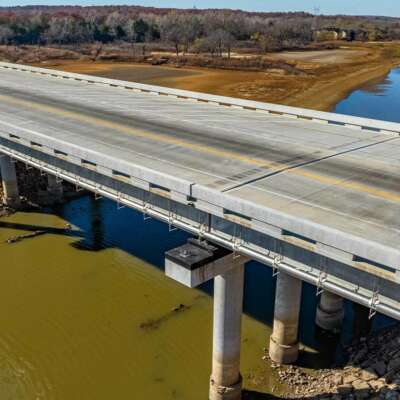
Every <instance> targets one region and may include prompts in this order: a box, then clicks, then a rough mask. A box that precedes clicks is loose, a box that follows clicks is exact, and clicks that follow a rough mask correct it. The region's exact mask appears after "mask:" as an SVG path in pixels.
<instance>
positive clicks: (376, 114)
mask: <svg viewBox="0 0 400 400" xmlns="http://www.w3.org/2000/svg"><path fill="white" fill-rule="evenodd" d="M399 104H400V68H399V69H394V70H393V71H391V73H390V74H389V75H388V77H387V78H386V79H384V80H383V81H381V82H379V83H374V84H368V85H366V86H365V87H364V88H361V89H360V90H357V91H355V92H353V93H352V94H351V95H350V96H349V97H348V98H347V99H345V100H343V101H341V102H340V103H339V104H338V105H337V106H336V108H335V112H338V113H340V114H346V115H356V116H359V117H365V118H375V119H381V120H385V121H393V122H400V112H399Z"/></svg>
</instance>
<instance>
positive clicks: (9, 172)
mask: <svg viewBox="0 0 400 400" xmlns="http://www.w3.org/2000/svg"><path fill="white" fill-rule="evenodd" d="M0 171H1V180H2V185H3V192H4V196H3V203H4V204H5V205H7V206H9V207H12V208H18V207H19V205H20V198H19V191H18V181H17V173H16V170H15V164H14V163H13V162H12V161H11V157H9V156H7V155H0Z"/></svg>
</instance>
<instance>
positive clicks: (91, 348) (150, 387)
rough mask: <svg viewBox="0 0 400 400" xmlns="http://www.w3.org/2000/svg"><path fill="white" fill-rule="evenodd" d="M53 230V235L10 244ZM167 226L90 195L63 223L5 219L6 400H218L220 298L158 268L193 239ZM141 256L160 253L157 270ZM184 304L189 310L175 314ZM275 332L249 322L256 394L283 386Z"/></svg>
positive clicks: (2, 389) (0, 254)
mask: <svg viewBox="0 0 400 400" xmlns="http://www.w3.org/2000/svg"><path fill="white" fill-rule="evenodd" d="M67 222H68V223H71V224H72V229H70V230H67V231H65V227H66V223H67ZM145 224H146V225H145ZM43 228H49V233H48V234H45V235H43V236H38V237H35V238H32V239H26V240H23V241H21V242H18V243H15V244H7V243H5V242H6V240H7V239H8V238H9V237H11V236H15V235H18V234H23V233H28V232H31V231H32V230H37V229H43ZM164 228H165V227H164V226H162V224H160V223H158V222H156V221H150V222H146V223H144V222H143V218H142V216H141V215H140V214H137V213H135V212H133V211H132V210H126V209H125V210H121V211H116V210H115V204H113V203H111V202H108V201H101V202H94V201H93V200H91V199H90V198H82V199H79V200H75V201H73V202H71V203H70V204H68V205H67V206H65V207H64V209H63V210H61V215H59V216H56V215H53V214H46V213H17V214H15V215H13V216H11V217H7V218H2V219H0V268H1V280H0V398H1V399H2V400H8V399H9V400H15V399H19V400H25V399H35V400H36V399H46V400H50V399H85V400H89V399H96V400H100V399H107V400H109V399H112V398H115V399H128V398H137V399H165V400H167V399H185V400H197V399H198V400H200V399H202V400H204V399H205V398H207V392H208V379H209V373H210V365H211V363H210V360H211V334H212V298H211V297H210V295H209V294H208V293H207V288H205V291H201V290H192V289H187V288H185V287H183V286H181V285H179V284H177V283H175V282H173V281H172V280H170V279H168V278H166V277H165V276H164V274H163V271H162V270H161V269H160V268H158V267H156V266H155V265H154V264H159V265H160V264H161V260H162V256H163V253H164V250H165V249H166V248H170V247H172V246H174V245H176V244H179V243H182V242H183V240H184V237H185V235H184V234H182V233H179V232H178V233H172V234H168V233H167V232H168V228H165V231H164ZM133 253H138V255H139V257H140V255H142V254H147V255H149V254H150V256H148V258H149V259H150V260H151V261H152V263H150V262H146V261H144V260H143V259H140V258H138V257H137V256H135V255H133ZM179 304H184V305H185V306H186V307H185V308H183V309H182V310H181V311H174V308H175V307H176V306H177V305H179ZM268 330H269V328H268V327H267V326H266V325H265V324H263V323H261V322H258V321H257V320H256V319H254V318H252V317H249V316H245V317H244V320H243V351H242V354H243V357H242V373H243V375H244V378H245V382H246V386H248V387H250V388H254V387H257V388H258V389H260V388H261V389H263V388H267V387H271V386H273V385H274V383H273V382H269V381H268V379H272V378H270V377H271V374H270V373H269V371H268V370H267V369H266V368H267V366H266V363H265V362H263V361H262V360H261V357H262V355H263V353H262V348H263V347H264V346H265V343H266V339H267V334H268Z"/></svg>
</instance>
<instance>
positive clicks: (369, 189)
mask: <svg viewBox="0 0 400 400" xmlns="http://www.w3.org/2000/svg"><path fill="white" fill-rule="evenodd" d="M0 100H1V101H4V102H5V103H9V104H13V105H16V106H23V107H27V108H30V109H33V110H37V111H45V112H48V113H50V114H55V115H58V116H60V117H64V118H71V119H73V120H75V121H80V122H84V123H88V124H91V125H97V126H101V127H104V128H109V129H112V130H117V131H119V132H123V133H126V134H129V135H134V136H136V137H142V138H146V139H151V140H154V141H158V142H162V143H167V144H172V145H176V146H180V147H185V148H188V149H190V150H194V151H197V152H200V153H205V154H209V155H214V156H216V157H222V158H228V159H233V160H237V161H241V162H244V163H247V164H251V165H255V166H258V167H263V168H269V169H270V171H269V172H270V173H273V172H275V171H279V170H283V169H287V168H289V169H287V170H286V171H285V172H286V173H289V174H293V175H296V176H301V177H303V178H308V179H311V180H313V181H317V182H320V183H322V184H327V185H330V186H338V187H342V188H345V189H351V190H354V191H358V192H361V193H366V194H369V195H372V196H375V197H380V198H382V199H385V200H390V201H395V202H400V193H399V194H397V193H393V192H388V191H386V190H381V189H377V188H374V187H373V186H370V185H366V184H363V183H359V182H354V181H352V180H346V179H337V178H333V177H329V176H326V175H320V174H318V173H314V172H312V171H309V170H308V171H307V170H305V169H299V168H298V169H290V167H291V165H289V164H285V163H279V162H270V161H266V160H260V159H258V158H254V157H249V156H245V155H241V154H238V153H234V152H232V151H229V150H220V149H216V148H215V147H211V146H208V145H203V144H198V143H193V142H189V141H187V140H182V139H179V138H174V137H171V136H168V135H165V134H162V133H154V132H149V131H143V130H140V129H136V128H133V127H129V126H126V125H124V124H121V123H118V122H112V121H107V120H105V119H102V118H97V117H93V116H89V115H84V114H80V113H79V112H75V111H69V110H62V109H60V108H58V107H54V106H51V105H45V104H39V103H33V102H30V101H27V100H22V99H17V98H14V97H12V96H6V95H0Z"/></svg>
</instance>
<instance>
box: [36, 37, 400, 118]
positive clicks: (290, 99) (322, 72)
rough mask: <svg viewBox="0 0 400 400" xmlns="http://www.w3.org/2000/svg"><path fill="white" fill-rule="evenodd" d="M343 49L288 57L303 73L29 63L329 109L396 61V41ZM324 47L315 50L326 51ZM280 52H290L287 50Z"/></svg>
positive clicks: (399, 56) (399, 62) (399, 55)
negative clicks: (330, 57) (333, 54)
mask: <svg viewBox="0 0 400 400" xmlns="http://www.w3.org/2000/svg"><path fill="white" fill-rule="evenodd" d="M342 51H343V52H344V53H345V52H346V51H347V52H348V53H349V54H348V55H347V57H343V58H338V59H337V60H336V61H335V62H331V63H326V62H323V60H322V58H323V57H322V58H321V60H319V59H318V57H317V58H316V59H315V60H312V61H309V60H308V59H306V58H305V59H304V60H299V59H296V61H295V60H294V58H293V60H291V61H290V62H291V63H293V65H294V66H295V67H296V69H297V70H300V71H303V72H304V73H302V74H291V73H288V72H287V71H283V70H279V69H269V70H265V71H246V70H225V69H215V68H204V67H201V68H200V67H191V66H185V67H178V66H171V65H168V66H164V65H163V66H152V65H149V64H145V63H140V64H139V63H130V62H110V61H99V62H98V61H95V62H93V61H85V60H53V61H51V60H50V61H48V62H45V63H40V64H34V65H35V66H39V67H40V66H42V67H46V68H50V69H57V70H64V71H67V72H76V73H82V74H89V75H97V76H103V77H107V78H114V79H121V80H127V81H135V82H139V83H146V84H153V85H158V86H165V87H172V88H176V89H183V90H190V91H197V92H204V93H210V94H215V95H222V96H228V97H237V98H243V99H248V100H256V101H261V102H267V103H276V104H282V105H288V106H294V107H303V108H310V109H315V110H319V111H332V110H334V108H335V106H336V105H337V104H338V103H339V102H340V101H342V100H344V99H346V98H347V97H348V96H349V95H350V94H351V93H352V92H354V91H356V90H358V89H361V88H363V87H365V86H366V85H368V84H371V83H375V82H376V83H378V82H381V81H382V80H383V79H385V77H386V76H387V75H388V74H389V73H390V71H391V70H393V69H395V68H397V67H399V66H400V43H397V42H395V43H386V44H364V45H359V44H358V45H356V46H349V47H348V48H346V50H342ZM328 52H329V51H321V52H320V53H321V55H322V56H324V55H325V56H326V54H327V53H328ZM273 56H274V58H276V57H280V55H279V54H274V55H273ZM284 56H285V57H286V58H287V57H290V53H287V54H285V55H284ZM282 57H283V56H282ZM305 57H307V54H306V53H305Z"/></svg>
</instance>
